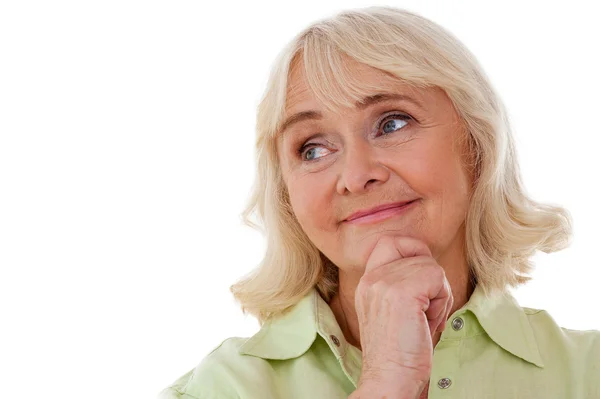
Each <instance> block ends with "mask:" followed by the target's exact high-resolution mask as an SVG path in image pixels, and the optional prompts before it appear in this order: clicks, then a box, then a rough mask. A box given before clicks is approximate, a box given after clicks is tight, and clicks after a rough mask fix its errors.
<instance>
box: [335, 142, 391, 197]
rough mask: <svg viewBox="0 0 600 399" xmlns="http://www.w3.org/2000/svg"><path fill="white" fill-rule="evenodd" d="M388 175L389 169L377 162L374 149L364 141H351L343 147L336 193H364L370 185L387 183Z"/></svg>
mask: <svg viewBox="0 0 600 399" xmlns="http://www.w3.org/2000/svg"><path fill="white" fill-rule="evenodd" d="M389 173H390V171H389V169H388V168H386V167H385V166H383V165H382V164H381V163H380V162H379V159H378V156H377V151H376V149H375V148H373V147H372V146H371V145H370V144H369V143H368V142H367V141H365V140H352V142H349V143H347V145H345V147H344V154H343V160H342V171H341V172H340V176H339V179H338V182H337V192H338V193H339V194H345V193H346V191H349V192H351V193H355V194H356V193H361V192H364V191H366V190H368V189H369V186H370V185H376V184H378V183H379V184H380V183H383V182H384V181H387V180H388V178H389Z"/></svg>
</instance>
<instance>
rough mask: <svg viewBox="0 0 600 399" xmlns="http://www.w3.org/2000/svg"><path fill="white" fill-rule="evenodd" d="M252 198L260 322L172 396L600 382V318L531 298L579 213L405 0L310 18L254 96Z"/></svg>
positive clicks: (479, 75)
mask: <svg viewBox="0 0 600 399" xmlns="http://www.w3.org/2000/svg"><path fill="white" fill-rule="evenodd" d="M257 156H258V172H257V178H256V184H255V187H254V194H253V196H252V198H251V202H250V204H249V205H248V208H247V209H246V211H245V212H244V218H245V220H246V222H247V223H248V224H250V225H252V226H256V224H255V223H253V222H252V221H250V219H249V216H250V214H251V213H252V212H253V211H256V212H257V214H258V216H259V217H260V221H261V222H262V224H263V226H264V231H265V232H266V235H267V239H268V245H267V251H266V254H265V258H264V260H263V261H262V263H261V264H260V265H259V267H258V268H257V269H256V270H255V271H254V272H253V273H252V274H251V275H249V276H246V277H245V278H244V279H242V280H241V281H239V282H238V283H237V284H235V285H233V286H232V287H231V290H232V292H233V294H234V296H235V298H236V300H237V301H239V303H240V304H241V306H242V310H243V311H244V312H245V313H249V314H252V315H254V316H255V317H257V319H258V320H259V322H260V325H261V328H260V331H258V333H257V334H256V335H254V336H252V337H249V338H240V337H231V338H228V339H225V340H224V341H223V342H222V343H221V344H220V345H219V346H218V347H216V348H214V350H213V351H212V352H211V353H210V354H208V355H207V356H206V357H205V358H204V359H203V360H202V361H201V363H200V364H199V365H198V366H197V367H196V368H194V369H193V370H191V371H189V372H188V373H186V374H185V375H183V376H182V377H181V378H179V379H178V380H176V381H175V382H174V383H173V384H172V385H171V386H169V387H167V388H165V389H164V390H163V391H162V392H161V394H160V397H162V398H188V399H192V398H196V399H213V398H243V399H259V398H260V399H272V398H273V399H274V398H347V397H350V398H402V399H404V398H411V399H414V398H448V399H450V398H452V399H454V398H528V399H535V398H544V399H552V398H556V399H558V398H561V399H563V398H570V399H573V398H581V399H583V398H600V382H599V381H600V332H598V331H595V330H591V331H575V330H569V329H565V328H562V327H560V326H558V325H557V323H556V322H555V321H554V320H553V318H552V317H551V316H550V315H549V314H548V313H547V312H546V311H544V310H539V309H531V308H525V307H521V306H519V304H518V303H517V301H516V300H515V299H514V298H513V297H512V296H511V294H510V292H509V291H508V287H517V286H519V285H520V284H523V283H525V282H526V281H528V280H529V279H530V278H531V277H530V276H528V273H529V272H530V271H531V269H532V264H531V263H530V260H529V258H530V257H531V256H532V255H533V254H534V253H535V251H536V250H541V251H544V252H553V251H557V250H560V249H563V248H565V247H566V246H567V245H568V243H569V239H570V235H571V218H570V215H569V213H568V212H567V211H566V210H565V209H563V208H560V207H557V206H550V205H545V204H540V203H538V202H535V201H534V200H532V199H530V198H529V197H528V196H527V195H526V193H525V190H524V188H523V186H522V183H521V180H520V172H519V168H518V164H517V158H516V154H515V148H514V141H513V138H512V137H511V133H510V128H509V123H508V120H507V117H506V112H505V110H504V108H503V105H502V103H501V100H500V99H499V98H498V95H497V94H496V92H495V91H494V90H493V87H492V85H491V84H490V82H489V81H488V79H487V78H486V76H485V74H484V72H483V71H482V69H481V67H480V66H479V64H478V63H477V61H476V59H475V58H474V57H473V55H472V54H471V53H470V52H469V51H468V50H467V49H466V48H465V47H464V45H463V44H462V43H461V42H460V41H459V40H457V39H456V38H455V37H454V36H453V35H452V34H450V33H449V32H447V31H446V30H445V29H443V28H442V27H440V26H439V25H437V24H435V23H433V22H431V21H429V20H427V19H425V18H423V17H421V16H419V15H417V14H415V13H412V12H408V11H404V10H401V9H396V8H392V7H369V8H363V9H354V10H347V11H344V12H341V13H338V14H337V15H335V16H333V17H331V18H328V19H323V20H320V21H317V22H316V23H314V24H312V25H311V26H309V27H308V28H306V29H305V30H304V31H302V32H300V33H299V34H298V35H297V36H296V37H295V38H294V39H293V40H292V42H291V43H290V44H289V45H288V46H287V47H286V48H285V49H284V50H283V51H282V53H281V54H280V56H279V57H278V58H277V61H276V63H275V65H274V67H273V70H272V73H271V75H270V79H269V82H268V87H267V90H266V92H265V94H264V97H263V99H262V101H261V103H260V105H259V108H258V119H257Z"/></svg>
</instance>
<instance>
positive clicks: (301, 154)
mask: <svg viewBox="0 0 600 399" xmlns="http://www.w3.org/2000/svg"><path fill="white" fill-rule="evenodd" d="M393 118H398V119H403V120H406V121H408V120H410V119H413V118H412V117H411V116H410V115H407V114H390V115H386V116H385V117H384V118H383V119H382V120H381V122H379V125H378V126H377V130H378V131H379V129H381V127H382V126H383V125H385V123H386V122H387V121H388V119H393ZM399 130H402V128H400V129H398V130H396V131H394V132H392V133H386V134H385V136H387V135H390V134H393V133H396V132H398V131H399ZM312 145H314V146H319V145H320V144H319V143H306V144H303V145H302V146H300V148H298V151H297V152H298V156H299V157H300V159H302V161H304V162H317V161H319V160H320V159H321V158H317V159H312V160H305V159H304V152H305V151H307V150H308V149H310V148H313V147H311V146H312Z"/></svg>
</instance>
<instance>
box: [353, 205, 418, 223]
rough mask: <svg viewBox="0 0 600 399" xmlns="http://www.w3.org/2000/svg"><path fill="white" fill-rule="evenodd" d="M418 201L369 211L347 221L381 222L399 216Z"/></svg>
mask: <svg viewBox="0 0 600 399" xmlns="http://www.w3.org/2000/svg"><path fill="white" fill-rule="evenodd" d="M416 202H417V200H413V201H410V202H407V203H405V204H403V205H400V206H396V207H393V208H387V209H384V210H381V211H378V212H373V213H369V214H368V215H363V216H360V217H357V218H356V219H352V220H346V223H350V224H356V225H362V224H369V223H376V222H380V221H382V220H385V219H388V218H391V217H392V216H397V215H401V214H403V213H404V212H406V211H407V210H408V209H410V208H412V207H413V205H414V204H415V203H416Z"/></svg>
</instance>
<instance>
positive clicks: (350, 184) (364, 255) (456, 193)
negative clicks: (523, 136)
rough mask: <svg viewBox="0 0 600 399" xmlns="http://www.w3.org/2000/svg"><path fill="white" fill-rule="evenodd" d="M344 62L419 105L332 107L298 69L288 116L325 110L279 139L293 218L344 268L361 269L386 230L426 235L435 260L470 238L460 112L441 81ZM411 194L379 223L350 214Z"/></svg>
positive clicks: (390, 101) (292, 80) (293, 78)
mask: <svg viewBox="0 0 600 399" xmlns="http://www.w3.org/2000/svg"><path fill="white" fill-rule="evenodd" d="M300 62H301V61H300ZM347 65H348V68H350V70H351V71H352V73H353V74H356V76H359V77H360V79H361V81H363V82H364V84H365V85H369V84H370V83H371V82H372V83H374V84H377V85H381V84H382V83H384V84H387V87H388V88H389V90H388V92H387V94H397V95H402V96H407V97H410V98H412V99H414V101H415V102H417V103H418V104H420V105H417V104H415V103H413V102H412V101H410V100H407V99H400V98H396V99H394V98H390V99H385V100H384V101H373V102H371V103H370V104H368V105H366V106H363V107H358V108H352V109H346V108H344V109H336V110H335V112H328V111H327V110H326V109H325V108H324V107H322V106H321V105H320V104H319V102H318V100H317V99H316V98H315V97H314V96H313V93H311V92H310V91H309V89H308V86H307V85H306V82H305V80H304V76H303V72H302V70H303V67H302V65H301V64H300V65H298V67H296V68H294V70H293V72H292V74H291V76H290V82H289V86H288V98H287V104H286V115H285V118H286V119H287V118H288V117H290V116H292V115H294V114H296V113H298V112H304V111H315V112H318V113H320V114H322V117H321V118H319V119H303V120H301V121H298V122H296V123H293V124H291V125H289V126H288V127H287V129H285V130H283V131H282V132H281V133H282V134H281V135H280V136H278V139H277V148H278V156H279V162H280V165H281V168H282V173H283V177H284V180H285V184H286V186H287V189H288V192H289V195H290V200H291V205H292V208H293V211H294V213H295V215H296V218H297V220H298V222H299V223H300V225H301V226H302V228H303V230H304V232H305V233H306V234H307V236H308V237H309V238H310V239H311V241H312V242H313V243H314V244H315V245H316V247H317V248H319V250H320V251H321V252H323V254H325V256H327V257H328V258H329V259H330V260H331V261H332V262H333V263H334V264H335V265H337V266H338V267H339V268H340V269H342V270H344V271H347V272H352V271H355V272H361V271H364V266H365V264H366V261H367V259H368V256H369V254H370V252H371V250H372V249H373V247H374V246H375V244H376V242H377V240H378V239H379V237H381V236H383V235H387V234H390V235H406V236H411V237H415V238H418V239H421V240H423V241H424V242H425V243H426V244H428V246H429V247H430V249H431V251H432V254H433V256H434V258H436V259H437V260H438V262H439V261H440V259H443V258H444V256H445V255H447V253H448V252H454V251H456V250H460V249H459V248H460V247H461V246H463V245H464V225H463V222H464V220H465V215H466V211H467V207H468V196H469V190H470V187H471V180H470V177H469V176H468V175H467V173H466V171H465V170H464V167H463V163H462V157H463V156H464V154H465V152H464V151H465V150H464V149H462V148H458V144H457V143H456V141H457V139H458V138H459V137H460V135H463V134H464V131H463V130H462V125H461V123H460V120H459V117H458V115H457V113H456V111H455V110H454V108H453V106H452V103H451V101H450V99H449V98H448V97H447V96H446V94H445V92H444V91H443V90H441V89H439V88H429V89H425V90H421V89H413V88H410V87H409V86H408V85H407V84H406V83H403V82H402V81H401V80H398V79H396V78H394V77H393V76H391V75H388V74H386V73H383V72H381V71H379V70H377V69H374V68H371V67H368V66H365V65H363V64H359V63H357V62H354V61H351V60H349V62H348V64H347ZM372 94H373V95H375V94H381V93H372ZM413 200H415V202H413V203H412V204H410V205H409V206H408V207H406V208H405V209H404V210H403V211H402V212H395V213H394V212H388V213H387V215H386V214H385V213H379V214H378V216H379V218H378V220H374V219H371V220H366V219H363V220H362V222H360V221H359V220H355V221H347V220H346V219H347V218H348V217H349V216H350V215H351V214H353V213H355V212H357V211H360V210H364V209H371V208H373V207H376V206H380V205H383V204H388V203H395V202H405V201H413ZM386 216H387V217H386ZM442 266H443V264H442Z"/></svg>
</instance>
